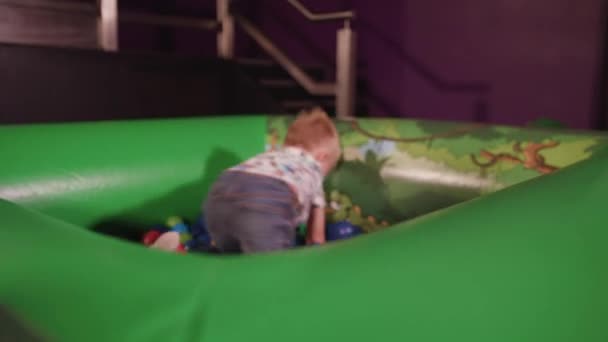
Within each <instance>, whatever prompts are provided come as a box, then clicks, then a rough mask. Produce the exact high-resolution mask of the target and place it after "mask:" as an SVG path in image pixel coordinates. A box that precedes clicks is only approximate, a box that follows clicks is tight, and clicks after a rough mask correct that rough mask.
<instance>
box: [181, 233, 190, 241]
mask: <svg viewBox="0 0 608 342" xmlns="http://www.w3.org/2000/svg"><path fill="white" fill-rule="evenodd" d="M188 241H192V235H190V233H181V234H179V242H181V243H186V242H188Z"/></svg>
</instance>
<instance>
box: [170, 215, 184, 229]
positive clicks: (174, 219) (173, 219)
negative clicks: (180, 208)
mask: <svg viewBox="0 0 608 342" xmlns="http://www.w3.org/2000/svg"><path fill="white" fill-rule="evenodd" d="M180 223H184V220H183V219H182V218H181V217H179V216H171V217H169V218H168V219H167V226H168V227H170V228H173V227H174V226H176V225H178V224H180Z"/></svg>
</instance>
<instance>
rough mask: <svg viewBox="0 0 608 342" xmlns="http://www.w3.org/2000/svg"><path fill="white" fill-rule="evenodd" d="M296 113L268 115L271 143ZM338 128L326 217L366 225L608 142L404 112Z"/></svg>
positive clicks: (484, 188)
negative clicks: (410, 116)
mask: <svg viewBox="0 0 608 342" xmlns="http://www.w3.org/2000/svg"><path fill="white" fill-rule="evenodd" d="M291 120H292V118H291V117H272V118H270V119H269V140H268V141H269V144H270V143H273V142H274V144H275V145H277V144H280V142H281V141H282V140H283V139H284V136H285V133H286V131H287V127H288V125H289V123H290V122H291ZM336 127H337V128H338V131H339V133H340V141H341V144H342V148H343V155H342V161H341V163H340V166H339V167H338V168H337V169H336V170H335V171H334V172H333V173H332V174H330V175H329V176H328V177H327V179H326V181H325V187H326V191H327V196H328V201H329V202H330V203H331V206H330V208H328V219H329V220H330V221H339V220H343V219H348V220H349V221H351V222H352V223H353V224H357V225H360V226H361V227H363V228H364V230H366V231H374V230H377V229H381V228H383V227H385V226H387V225H389V224H392V223H396V222H399V221H403V220H406V219H409V218H412V217H415V216H419V215H422V214H426V213H428V212H431V211H434V210H437V209H440V208H444V207H447V206H450V205H453V204H455V203H459V202H462V201H465V200H468V199H471V198H474V197H477V196H479V195H482V194H484V193H487V192H491V191H495V190H498V189H501V188H504V187H507V186H510V185H513V184H516V183H519V182H522V181H525V180H528V179H531V178H534V177H538V176H541V175H543V174H547V173H551V172H554V171H556V170H559V169H560V168H563V167H566V166H568V165H571V164H573V163H576V162H578V161H581V160H583V159H586V158H588V157H589V156H591V155H592V153H593V152H594V150H596V149H597V148H598V147H600V146H603V145H604V144H605V143H606V142H607V140H606V136H604V135H600V134H594V133H591V132H568V131H563V130H556V131H549V130H539V129H524V128H514V127H503V126H480V125H470V124H463V123H453V122H440V121H418V120H404V119H358V120H357V121H355V122H336Z"/></svg>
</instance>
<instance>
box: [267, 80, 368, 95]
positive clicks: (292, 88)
mask: <svg viewBox="0 0 608 342" xmlns="http://www.w3.org/2000/svg"><path fill="white" fill-rule="evenodd" d="M258 84H260V85H261V86H262V87H264V88H266V89H267V90H268V92H270V93H271V94H272V95H273V97H274V98H275V99H279V100H281V99H286V98H289V99H309V98H310V97H320V96H314V95H311V94H310V93H308V91H306V89H304V88H303V87H302V86H301V85H300V84H298V83H297V82H296V81H294V80H293V79H288V78H281V79H274V78H272V79H266V78H262V79H258ZM366 92H367V82H365V80H360V81H359V82H357V94H365V93H366ZM332 98H333V97H332Z"/></svg>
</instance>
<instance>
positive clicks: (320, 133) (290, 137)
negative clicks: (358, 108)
mask: <svg viewBox="0 0 608 342" xmlns="http://www.w3.org/2000/svg"><path fill="white" fill-rule="evenodd" d="M284 145H285V146H295V147H300V148H302V149H304V150H306V151H309V152H312V151H314V150H316V149H327V151H329V152H331V153H332V155H334V156H335V157H336V158H338V157H339V155H340V141H339V138H338V131H337V130H336V126H334V123H333V122H332V120H331V119H330V118H329V116H328V115H327V113H326V112H325V111H324V110H323V109H321V108H319V107H315V108H313V109H311V110H309V111H302V112H300V114H298V116H297V117H296V119H295V120H294V121H293V122H292V123H291V125H290V126H289V128H288V129H287V134H286V136H285V142H284Z"/></svg>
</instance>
